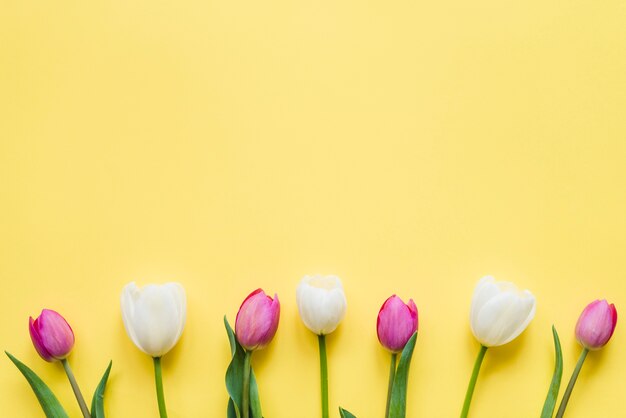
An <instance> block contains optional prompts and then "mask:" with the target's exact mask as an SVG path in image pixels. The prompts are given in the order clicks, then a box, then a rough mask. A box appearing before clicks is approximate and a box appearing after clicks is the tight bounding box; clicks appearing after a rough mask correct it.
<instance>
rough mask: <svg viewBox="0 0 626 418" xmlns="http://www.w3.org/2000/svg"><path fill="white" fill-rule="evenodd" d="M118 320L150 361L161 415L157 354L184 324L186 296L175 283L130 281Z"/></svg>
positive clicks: (171, 344)
mask: <svg viewBox="0 0 626 418" xmlns="http://www.w3.org/2000/svg"><path fill="white" fill-rule="evenodd" d="M121 307H122V319H123V320H124V327H125V328H126V333H127V334H128V336H129V337H130V339H131V340H132V341H133V343H134V344H135V345H136V346H137V348H139V349H140V350H141V351H143V352H144V353H146V354H148V355H150V356H151V357H152V358H153V362H154V375H155V381H156V390H157V400H158V405H159V414H160V416H161V418H166V417H167V410H166V408H165V395H164V393H163V378H162V372H161V357H162V356H163V355H165V354H166V353H167V352H169V351H170V350H171V349H172V348H173V347H174V346H175V345H176V343H177V342H178V340H179V339H180V336H181V335H182V333H183V328H184V327H185V320H186V316H187V298H186V295H185V289H184V288H183V287H182V286H181V285H180V284H179V283H165V284H163V285H154V284H149V285H147V286H145V287H144V288H142V289H140V288H138V287H137V285H136V284H135V283H134V282H132V283H129V284H127V285H126V286H125V287H124V289H123V290H122V297H121Z"/></svg>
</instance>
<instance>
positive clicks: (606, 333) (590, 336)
mask: <svg viewBox="0 0 626 418" xmlns="http://www.w3.org/2000/svg"><path fill="white" fill-rule="evenodd" d="M616 324H617V310H616V309H615V305H613V304H610V305H609V303H608V302H607V301H606V300H604V299H603V300H596V301H593V302H591V303H590V304H589V305H587V307H586V308H585V309H584V310H583V312H582V313H581V314H580V317H579V318H578V322H577V323H576V339H577V340H578V342H579V343H580V344H581V345H582V346H583V347H585V348H587V349H589V350H599V349H600V348H602V347H604V346H605V345H606V343H608V342H609V340H610V339H611V336H612V335H613V331H615V325H616Z"/></svg>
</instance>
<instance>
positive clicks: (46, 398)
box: [5, 351, 68, 418]
mask: <svg viewBox="0 0 626 418" xmlns="http://www.w3.org/2000/svg"><path fill="white" fill-rule="evenodd" d="M5 353H6V355H7V356H8V357H9V359H11V361H12V362H13V364H15V366H16V367H17V368H18V369H19V371H20V372H22V374H23V375H24V377H25V378H26V380H27V381H28V384H30V387H31V388H33V392H35V395H36V396H37V400H38V401H39V404H40V405H41V408H42V409H43V412H44V413H45V414H46V417H47V418H68V416H67V412H65V410H64V409H63V407H62V406H61V404H60V403H59V400H58V399H57V398H56V396H54V393H52V391H51V390H50V388H49V387H48V385H46V384H45V383H44V382H43V380H41V378H40V377H39V376H37V374H36V373H35V372H34V371H32V370H31V369H29V368H28V366H26V365H25V364H24V363H22V362H21V361H19V360H18V359H16V358H15V357H13V356H12V355H11V354H9V353H8V352H6V351H5Z"/></svg>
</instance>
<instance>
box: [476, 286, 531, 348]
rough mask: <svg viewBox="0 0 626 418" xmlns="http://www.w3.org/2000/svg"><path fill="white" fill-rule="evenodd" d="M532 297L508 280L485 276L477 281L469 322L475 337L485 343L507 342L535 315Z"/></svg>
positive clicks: (523, 328)
mask: <svg viewBox="0 0 626 418" xmlns="http://www.w3.org/2000/svg"><path fill="white" fill-rule="evenodd" d="M535 305H536V303H535V297H534V296H533V294H532V293H530V292H529V291H528V290H523V291H520V290H518V289H517V287H516V286H515V285H514V284H513V283H510V282H497V281H496V280H495V279H494V278H493V277H491V276H485V277H483V278H482V279H480V281H479V282H478V284H477V285H476V289H475V290H474V297H473V298H472V307H471V310H470V324H471V327H472V333H473V334H474V337H476V339H477V340H478V341H479V342H480V343H481V344H482V345H484V346H485V347H495V346H499V345H503V344H506V343H508V342H509V341H511V340H513V339H514V338H516V337H517V336H518V335H520V334H521V333H522V331H524V330H525V329H526V327H527V326H528V324H529V323H530V321H531V320H532V319H533V318H534V316H535Z"/></svg>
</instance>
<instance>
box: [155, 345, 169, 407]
mask: <svg viewBox="0 0 626 418" xmlns="http://www.w3.org/2000/svg"><path fill="white" fill-rule="evenodd" d="M153 359H154V380H155V382H156V391H157V401H158V403H159V416H160V417H161V418H167V409H166V408H165V394H164V393H163V373H162V372H161V357H153Z"/></svg>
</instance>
